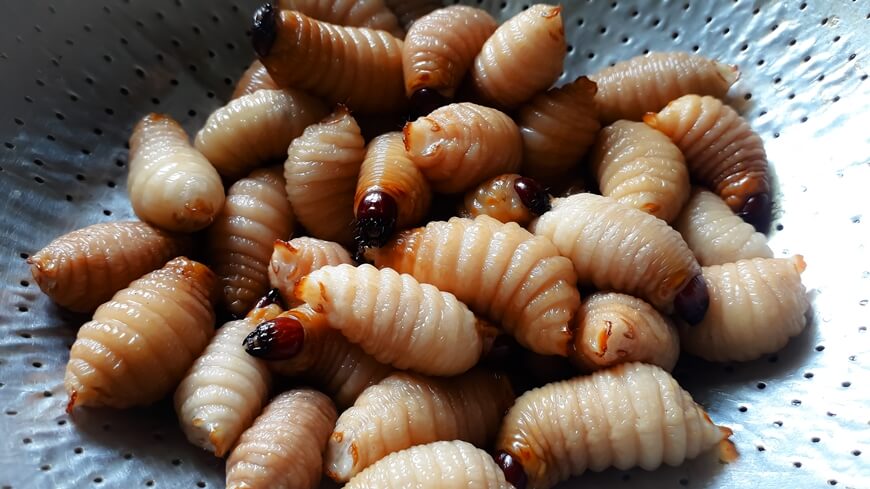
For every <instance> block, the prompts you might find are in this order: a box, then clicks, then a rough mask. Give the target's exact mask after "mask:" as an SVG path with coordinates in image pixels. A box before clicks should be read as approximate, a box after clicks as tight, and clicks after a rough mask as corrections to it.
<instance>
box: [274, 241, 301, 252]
mask: <svg viewBox="0 0 870 489" xmlns="http://www.w3.org/2000/svg"><path fill="white" fill-rule="evenodd" d="M272 247H273V248H274V249H276V250H277V249H281V250H285V251H286V252H287V253H290V254H294V255H295V254H296V253H298V252H299V249H298V248H296V247H295V246H293V245H292V244H290V242H289V241H284V240H283V239H276V240H275V243H274V244H273V245H272Z"/></svg>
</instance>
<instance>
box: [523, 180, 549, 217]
mask: <svg viewBox="0 0 870 489" xmlns="http://www.w3.org/2000/svg"><path fill="white" fill-rule="evenodd" d="M514 190H515V191H516V193H517V195H518V196H519V197H520V200H521V201H522V202H523V205H525V206H526V207H528V208H529V210H530V211H532V213H533V214H535V215H538V216H540V215H541V214H543V213H545V212H547V211H549V210H550V194H549V193H547V189H545V188H544V186H543V185H541V184H540V183H538V182H537V181H536V180H533V179H531V178H529V177H519V178H517V179H516V180H514Z"/></svg>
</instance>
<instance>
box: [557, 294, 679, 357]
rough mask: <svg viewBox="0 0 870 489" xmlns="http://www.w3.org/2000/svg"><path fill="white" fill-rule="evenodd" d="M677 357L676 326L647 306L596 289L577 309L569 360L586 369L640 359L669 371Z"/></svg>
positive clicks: (636, 299)
mask: <svg viewBox="0 0 870 489" xmlns="http://www.w3.org/2000/svg"><path fill="white" fill-rule="evenodd" d="M679 356H680V337H679V334H678V333H677V328H676V327H675V326H674V324H673V323H672V322H671V320H670V319H668V318H667V317H665V316H662V315H661V314H660V313H659V312H658V311H656V310H655V309H654V308H653V307H652V306H651V305H649V304H647V303H646V302H644V301H642V300H641V299H638V298H637V297H632V296H630V295H626V294H620V293H618V292H596V293H594V294H592V295H590V296H588V297H586V299H584V300H583V305H582V306H581V307H580V310H579V311H578V312H577V329H576V330H575V333H574V350H573V351H572V352H571V361H572V362H574V364H575V365H577V366H578V367H580V368H582V369H584V370H587V371H592V370H599V369H602V368H607V367H610V366H613V365H617V364H620V363H627V362H644V363H650V364H653V365H658V366H659V367H662V368H663V369H665V370H667V371H669V372H670V371H671V370H673V368H674V365H675V364H676V363H677V358H678V357H679Z"/></svg>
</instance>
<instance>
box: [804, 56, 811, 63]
mask: <svg viewBox="0 0 870 489" xmlns="http://www.w3.org/2000/svg"><path fill="white" fill-rule="evenodd" d="M811 59H813V58H812V56H804V63H806V62H808V61H809V60H811Z"/></svg>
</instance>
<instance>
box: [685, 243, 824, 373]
mask: <svg viewBox="0 0 870 489" xmlns="http://www.w3.org/2000/svg"><path fill="white" fill-rule="evenodd" d="M805 268H806V263H804V260H803V257H802V256H800V255H795V256H793V257H791V258H753V259H749V260H740V261H738V262H736V263H728V264H725V265H714V266H711V267H704V268H703V271H704V279H705V280H706V281H707V286H708V287H709V289H710V309H709V310H708V311H707V315H706V316H705V317H704V320H703V321H702V322H701V323H700V324H698V325H695V326H689V327H682V326H681V328H680V337H681V339H682V345H683V348H684V349H685V350H686V351H687V352H689V353H691V354H693V355H697V356H699V357H701V358H704V359H706V360H710V361H714V362H726V361H741V362H742V361H749V360H755V359H756V358H758V357H760V356H761V355H763V354H765V353H773V352H775V351H778V350H779V349H781V348H782V347H784V346H785V345H786V343H788V340H789V338H791V337H793V336H797V335H798V334H800V332H801V331H803V329H804V327H805V326H806V321H807V320H806V316H805V314H804V313H805V312H806V310H807V309H808V308H809V300H808V299H807V294H806V289H805V288H804V286H803V284H802V283H801V272H803V271H804V269H805Z"/></svg>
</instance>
